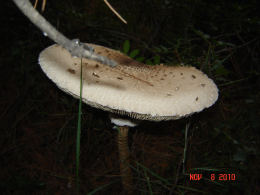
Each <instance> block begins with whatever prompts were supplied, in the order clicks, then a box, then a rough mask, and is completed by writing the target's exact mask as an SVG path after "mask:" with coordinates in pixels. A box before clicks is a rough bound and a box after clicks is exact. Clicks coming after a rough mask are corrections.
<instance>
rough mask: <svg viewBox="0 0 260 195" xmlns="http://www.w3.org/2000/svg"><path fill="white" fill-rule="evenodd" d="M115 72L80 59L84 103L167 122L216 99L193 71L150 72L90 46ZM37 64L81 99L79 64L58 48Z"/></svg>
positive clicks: (208, 81)
mask: <svg viewBox="0 0 260 195" xmlns="http://www.w3.org/2000/svg"><path fill="white" fill-rule="evenodd" d="M90 45H91V46H92V47H93V48H94V49H95V52H96V53H97V54H99V55H102V56H106V57H108V58H110V59H112V60H114V61H116V62H117V63H118V65H117V66H116V67H114V68H112V67H109V66H107V65H104V64H102V63H99V62H96V61H94V60H89V59H82V75H83V90H82V100H83V101H84V102H85V103H87V104H89V105H91V106H93V107H96V108H100V109H103V110H106V111H109V112H112V113H116V114H122V115H127V116H130V117H132V118H135V119H141V120H152V121H161V120H171V119H178V118H181V117H184V116H188V115H190V114H193V113H195V112H200V111H202V110H203V109H204V108H208V107H210V106H211V105H213V104H214V103H215V102H216V100H217V99H218V88H217V86H216V85H215V83H214V82H213V81H212V80H211V79H210V78H208V76H207V75H205V74H204V73H202V72H201V71H200V70H198V69H196V68H194V67H191V66H164V65H156V66H148V65H145V64H142V63H140V62H137V61H135V60H133V59H131V58H129V57H128V56H126V55H124V54H122V53H120V52H119V51H116V50H113V49H109V48H106V47H103V46H99V45H94V44H90ZM39 64H40V66H41V68H42V70H43V71H44V72H45V74H46V75H47V76H48V77H49V78H50V79H51V80H52V81H53V82H54V83H55V84H56V85H57V86H58V87H59V88H60V89H62V90H63V91H65V92H66V93H69V94H71V95H72V96H74V97H76V98H79V95H80V67H81V59H80V58H73V57H72V56H71V54H70V53H69V52H68V51H67V50H66V49H64V48H62V47H61V46H59V45H56V44H55V45H52V46H50V47H48V48H46V49H44V50H43V51H42V52H41V53H40V56H39Z"/></svg>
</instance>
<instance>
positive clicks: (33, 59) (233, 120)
mask: <svg viewBox="0 0 260 195" xmlns="http://www.w3.org/2000/svg"><path fill="white" fill-rule="evenodd" d="M109 2H110V3H111V4H112V5H113V7H114V8H115V9H116V10H117V11H118V12H119V13H120V14H121V15H122V16H123V17H124V18H125V19H126V20H127V22H128V24H127V25H126V24H124V23H122V22H121V21H120V20H119V19H118V18H117V17H116V16H115V15H114V14H113V13H112V12H111V11H110V10H109V9H108V8H107V6H106V5H105V4H104V3H103V1H96V0H84V1H83V0H81V1H76V0H74V1H73V0H63V1H61V0H56V1H51V0H48V1H47V4H46V7H45V11H44V13H43V15H44V16H45V17H46V18H47V19H48V20H49V21H50V22H51V23H52V24H53V25H54V26H56V27H57V28H58V29H59V30H60V31H62V32H63V33H64V34H65V35H66V36H68V37H69V38H80V40H81V41H83V42H91V43H95V44H100V45H104V46H107V47H111V48H113V49H118V50H121V51H123V52H125V53H127V54H128V55H129V56H131V57H133V58H135V59H137V60H139V61H143V62H146V63H148V64H151V65H152V64H156V63H164V64H167V65H178V64H188V65H193V66H196V67H197V68H200V69H202V70H203V71H204V72H205V73H206V74H208V75H209V77H211V78H212V79H213V80H214V81H215V82H216V83H217V85H218V87H219V94H220V96H219V100H218V102H217V103H216V104H215V105H214V106H213V107H211V108H209V109H207V110H205V111H203V112H201V113H198V114H194V115H193V116H191V117H189V118H184V119H180V120H176V121H167V122H160V123H153V122H143V123H142V124H141V125H140V126H139V127H137V128H134V129H133V130H132V131H131V132H130V147H131V158H132V164H131V168H132V170H133V174H134V184H135V186H134V191H135V192H136V194H201V193H205V194H259V187H258V186H257V181H259V175H258V173H257V171H259V164H260V163H259V159H258V156H259V150H258V149H257V145H258V144H259V133H258V131H259V129H260V123H259V117H260V112H259V108H260V102H259V99H260V91H259V88H260V80H259V79H260V78H259V73H260V66H259V60H260V58H259V51H260V50H259V49H260V40H259V37H260V36H259V35H260V32H259V31H260V30H259V29H260V28H259V26H260V18H259V15H258V10H257V8H258V6H257V5H258V4H259V3H258V1H257V0H249V1H243V0H240V1H224V0H218V1H214V3H213V2H212V1H207V0H196V1H194V0H193V1H191V0H174V1H167V0H149V1H148V0H143V1H137V0H133V1H128V0H121V1H113V0H110V1H109ZM2 4H3V6H1V8H0V9H5V10H8V12H6V11H3V10H1V13H5V15H4V16H3V17H1V21H2V22H1V24H2V28H1V31H2V33H1V34H2V42H1V45H2V46H1V48H0V50H1V51H0V56H1V57H0V66H1V71H0V78H1V82H0V88H1V95H0V104H1V106H0V113H1V114H0V131H1V136H0V148H1V149H0V159H1V160H0V168H1V173H0V181H1V182H0V191H1V192H2V193H3V194H7V195H8V194H56V193H57V194H58V193H60V194H74V193H76V171H75V167H76V161H75V156H76V154H75V153H76V150H75V147H76V135H77V121H78V104H79V102H78V100H76V99H74V98H72V97H71V96H69V95H66V94H65V93H63V92H62V91H60V90H59V89H58V88H57V87H56V86H55V85H54V84H53V83H52V82H51V81H50V80H49V79H48V78H47V77H46V76H45V75H44V74H43V72H42V71H41V69H40V67H39V66H38V65H37V58H38V55H39V53H40V51H41V50H43V49H44V48H45V47H47V46H49V45H50V44H52V42H51V41H50V40H49V39H48V38H46V37H45V36H43V35H42V33H41V32H40V31H39V30H38V29H37V28H36V27H34V26H33V25H32V24H31V23H30V22H29V21H28V19H27V18H25V17H24V16H23V15H22V13H20V12H19V10H18V9H17V8H16V7H15V6H14V4H13V3H12V2H11V1H4V2H2ZM39 9H40V8H39ZM127 42H128V43H127ZM187 124H189V125H187ZM187 126H189V128H188V134H187V137H186V139H185V132H186V133H187V129H186V127H187ZM81 129H82V131H81V145H80V150H81V152H80V169H79V179H80V190H81V191H80V194H88V193H89V194H108V193H109V194H120V192H121V184H120V175H119V162H118V161H117V159H118V151H117V145H116V142H115V139H116V136H117V132H116V131H115V130H113V128H112V125H111V124H110V121H109V119H108V117H107V113H105V112H103V111H100V110H97V109H94V108H91V107H89V106H86V105H82V120H81ZM184 148H185V149H186V151H187V152H186V153H184ZM184 156H185V157H184ZM184 158H185V164H183V159H184ZM190 173H192V174H203V178H202V179H201V180H199V181H191V180H190ZM213 174H215V178H216V179H215V180H214V181H212V180H211V179H212V177H213V176H214V175H213ZM221 174H223V175H221ZM232 174H233V175H232ZM219 176H220V177H219ZM221 176H222V177H221ZM234 176H235V178H234ZM221 178H223V180H220V179H221Z"/></svg>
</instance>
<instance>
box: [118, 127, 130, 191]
mask: <svg viewBox="0 0 260 195" xmlns="http://www.w3.org/2000/svg"><path fill="white" fill-rule="evenodd" d="M128 130H129V127H128V126H122V127H119V132H118V137H117V142H118V151H119V160H120V161H119V162H120V174H121V177H122V185H123V188H124V190H125V191H126V192H127V194H131V192H132V172H131V169H130V167H129V165H130V160H129V148H128Z"/></svg>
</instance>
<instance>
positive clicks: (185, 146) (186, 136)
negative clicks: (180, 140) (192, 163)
mask: <svg viewBox="0 0 260 195" xmlns="http://www.w3.org/2000/svg"><path fill="white" fill-rule="evenodd" d="M189 127H190V122H188V123H186V127H185V145H184V151H183V161H182V164H183V169H182V173H183V174H185V172H186V155H187V147H188V131H189Z"/></svg>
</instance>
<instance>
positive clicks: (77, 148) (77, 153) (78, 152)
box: [76, 58, 82, 192]
mask: <svg viewBox="0 0 260 195" xmlns="http://www.w3.org/2000/svg"><path fill="white" fill-rule="evenodd" d="M79 97H80V98H79V111H78V125H77V138H76V184H77V192H79V188H80V185H79V160H80V135H81V108H82V58H81V63H80V96H79Z"/></svg>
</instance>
